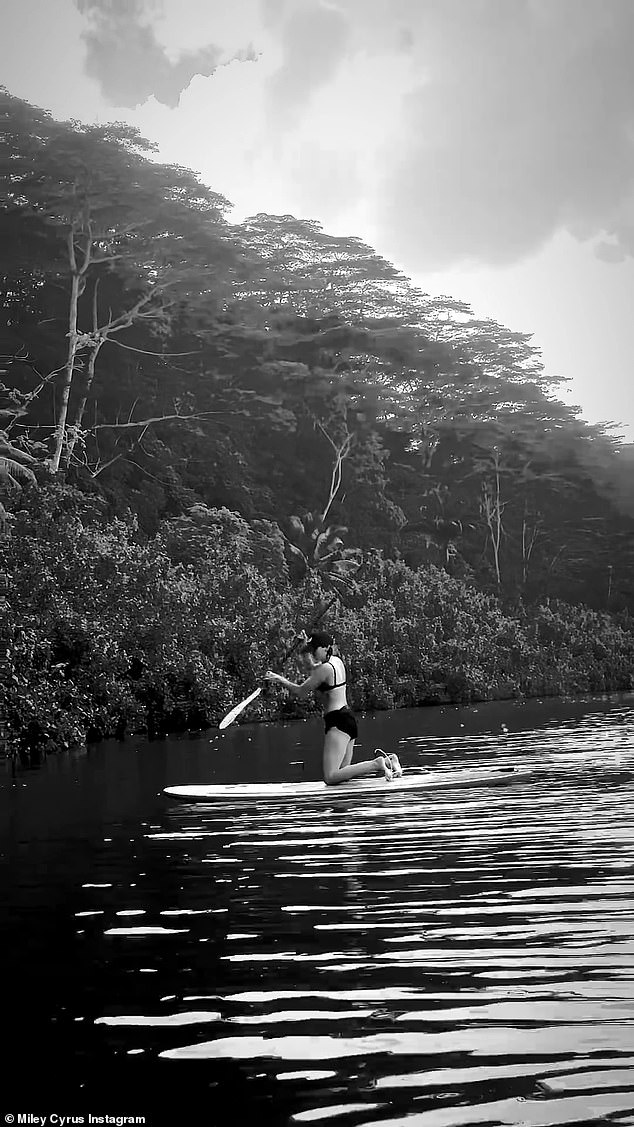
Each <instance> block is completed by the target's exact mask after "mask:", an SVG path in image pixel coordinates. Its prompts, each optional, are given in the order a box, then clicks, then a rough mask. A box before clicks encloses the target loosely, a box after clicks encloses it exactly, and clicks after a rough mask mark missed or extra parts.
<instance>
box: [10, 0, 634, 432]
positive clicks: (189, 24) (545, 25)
mask: <svg viewBox="0 0 634 1127" xmlns="http://www.w3.org/2000/svg"><path fill="white" fill-rule="evenodd" d="M633 58H634V2H633V0H233V2H232V3H231V4H229V3H227V0H0V81H2V82H3V83H4V85H5V86H6V87H7V88H8V89H9V91H10V92H11V93H12V94H15V95H17V96H18V97H21V98H24V99H26V100H27V101H29V102H31V103H33V104H35V105H38V106H41V107H43V108H45V109H48V110H49V111H50V112H51V113H52V114H53V116H54V117H57V118H61V119H66V118H78V119H80V120H82V121H84V122H96V121H98V122H100V123H104V122H106V121H127V122H130V123H131V124H133V125H136V126H138V128H139V129H140V130H141V132H142V133H143V134H144V135H145V136H147V137H149V138H151V139H152V140H154V141H156V142H157V143H158V145H159V153H160V158H161V159H162V160H165V161H169V162H174V163H178V164H181V165H184V166H186V167H188V168H192V169H194V170H195V171H197V172H198V173H199V174H200V177H201V179H202V180H203V181H204V182H205V183H206V184H208V185H210V187H212V188H213V189H214V190H215V191H217V192H220V193H221V194H223V195H224V196H226V197H227V198H228V199H229V200H230V201H231V202H232V204H233V205H234V210H233V212H232V213H231V215H230V218H232V219H234V220H236V221H239V220H240V219H242V218H244V217H245V216H247V215H253V214H256V213H257V212H260V211H266V212H271V213H274V214H286V213H291V214H294V215H297V216H300V217H302V218H311V219H317V220H319V221H320V222H321V223H322V224H323V226H324V228H325V230H326V231H328V232H330V233H332V234H350V235H356V236H359V237H361V238H362V239H364V240H365V241H366V242H367V243H369V244H371V245H372V246H374V247H375V248H376V250H377V251H378V253H379V254H381V255H383V256H384V257H385V258H387V259H389V260H390V261H391V262H393V263H395V265H397V266H398V267H400V268H401V269H402V270H403V271H404V272H405V273H406V274H407V275H408V276H409V277H411V278H412V279H413V281H414V282H415V283H416V284H417V285H418V286H420V287H421V288H422V289H423V290H425V291H426V292H428V293H430V294H447V295H451V296H452V297H454V298H457V299H459V300H463V301H467V302H469V303H470V304H471V306H472V308H473V310H474V313H475V314H476V315H477V316H479V317H491V318H493V319H494V320H496V321H499V322H500V323H501V324H503V325H505V326H506V327H508V328H509V329H512V330H514V331H519V332H524V333H528V334H531V335H532V339H533V343H534V344H535V345H537V347H539V349H540V350H541V352H542V355H543V360H544V365H545V371H546V374H547V375H548V376H549V377H550V378H552V379H553V380H557V379H559V378H562V379H565V380H567V381H568V383H566V384H565V385H562V386H561V387H560V388H559V389H558V394H559V396H560V397H561V398H562V399H563V400H564V401H565V402H567V403H569V404H575V405H578V406H579V408H580V411H581V413H582V415H583V417H584V418H586V419H588V420H589V421H590V422H614V423H616V424H617V426H616V427H615V430H614V433H615V434H616V435H622V436H623V437H624V438H625V440H626V441H628V442H633V441H634V392H633V386H634V361H633V360H632V346H631V329H630V324H631V323H632V322H633V321H634V317H633V310H634V66H632V63H631V60H632V59H633Z"/></svg>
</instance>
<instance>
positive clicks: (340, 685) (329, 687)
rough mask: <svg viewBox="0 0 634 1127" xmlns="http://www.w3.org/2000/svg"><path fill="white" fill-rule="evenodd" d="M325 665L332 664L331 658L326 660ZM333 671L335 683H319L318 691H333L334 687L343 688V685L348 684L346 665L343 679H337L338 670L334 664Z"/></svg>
mask: <svg viewBox="0 0 634 1127" xmlns="http://www.w3.org/2000/svg"><path fill="white" fill-rule="evenodd" d="M324 665H332V661H330V659H329V660H328V661H325V662H324ZM332 671H333V673H334V675H335V680H334V684H332V685H325V684H324V685H317V689H316V692H318V693H331V692H332V690H333V689H341V688H343V686H344V685H345V684H346V676H345V667H344V678H343V681H337V670H336V669H335V667H334V665H332Z"/></svg>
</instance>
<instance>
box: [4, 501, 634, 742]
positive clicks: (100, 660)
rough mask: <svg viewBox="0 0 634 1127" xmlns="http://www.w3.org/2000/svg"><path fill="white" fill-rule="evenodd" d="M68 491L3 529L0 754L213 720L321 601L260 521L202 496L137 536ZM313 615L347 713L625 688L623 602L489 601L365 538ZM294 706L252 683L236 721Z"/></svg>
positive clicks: (629, 637) (278, 714)
mask: <svg viewBox="0 0 634 1127" xmlns="http://www.w3.org/2000/svg"><path fill="white" fill-rule="evenodd" d="M71 500H72V504H70V503H69V500H68V491H65V490H63V489H60V490H58V491H55V490H49V491H48V492H47V495H46V497H43V498H42V499H41V500H38V499H37V498H36V499H34V500H33V502H32V504H31V507H30V508H29V510H28V512H27V511H26V510H24V511H21V512H18V513H17V514H15V519H14V524H13V529H12V532H11V536H10V537H8V538H6V539H5V543H4V546H5V549H6V550H5V564H4V566H5V573H4V575H5V583H4V596H3V599H2V603H1V606H0V631H1V633H2V646H1V647H0V649H1V652H2V656H3V666H4V668H3V677H2V680H1V683H0V716H2V718H3V731H2V732H1V733H0V737H1V738H2V740H3V744H4V752H5V754H9V755H12V754H17V753H19V752H20V751H29V752H30V751H34V750H39V751H41V752H48V751H54V750H56V749H57V748H64V747H69V746H72V745H75V744H77V743H81V742H83V741H85V740H86V739H89V740H94V739H98V738H103V737H109V736H123V735H124V734H125V733H126V732H143V733H146V734H147V735H149V736H150V737H153V736H157V735H161V734H164V733H166V732H169V731H183V730H186V729H194V730H199V729H205V728H208V727H211V726H213V725H216V724H217V723H218V721H219V719H220V718H221V717H222V716H223V715H224V714H225V713H226V712H227V711H228V710H229V709H230V708H231V707H232V706H233V705H234V704H235V703H236V702H237V701H239V700H241V699H243V698H244V697H245V696H247V695H248V693H250V692H251V691H252V690H253V688H254V686H255V685H257V684H258V682H259V681H260V680H261V677H262V673H263V671H264V670H265V669H266V668H267V667H268V666H270V665H272V664H275V662H276V660H277V659H278V658H279V655H280V654H281V653H284V652H285V650H286V649H287V647H288V645H289V642H290V641H291V640H292V638H293V636H294V634H295V632H296V630H298V629H300V628H302V627H305V626H307V625H309V624H310V622H311V621H312V620H313V618H314V616H315V613H316V611H317V610H318V609H319V608H320V607H323V606H324V604H325V602H326V600H327V598H328V592H327V591H325V590H324V588H323V586H322V584H321V581H320V579H319V577H318V576H315V575H310V576H309V577H308V578H307V579H306V580H305V581H304V582H303V583H302V584H301V585H300V586H295V585H293V583H292V582H291V579H290V577H289V572H288V567H287V565H286V562H285V557H284V551H283V542H282V540H281V536H280V535H279V530H277V531H276V529H275V527H273V526H266V527H264V523H263V522H260V525H259V526H258V527H254V526H252V525H249V524H247V523H246V522H245V521H243V520H242V519H241V518H240V517H239V516H238V515H237V514H235V513H230V512H228V510H217V511H215V514H213V521H212V524H211V526H210V524H209V519H207V521H206V524H205V528H204V530H203V531H204V535H203V533H202V532H201V531H200V529H197V528H196V527H195V525H194V524H192V523H191V522H190V524H187V523H183V521H174V522H172V523H170V522H166V523H165V525H164V527H163V528H162V529H161V531H160V533H159V534H158V535H157V536H156V537H154V538H153V539H152V540H147V538H145V539H144V538H142V537H141V536H140V535H139V533H138V528H137V527H136V524H135V522H134V520H133V519H132V518H130V519H128V520H125V521H124V520H114V521H112V520H109V521H107V522H106V521H105V520H104V519H103V514H102V512H101V511H100V508H99V505H98V504H97V502H96V501H95V500H94V499H91V498H83V500H82V504H83V509H82V508H81V507H80V505H79V503H78V500H77V496H76V495H73V497H72V498H71ZM323 622H324V625H326V626H327V628H328V629H329V630H330V631H331V632H332V633H333V634H334V635H335V637H336V640H337V643H338V645H339V648H340V650H341V652H342V654H343V655H344V656H345V658H346V661H347V665H348V671H349V680H350V703H351V705H352V707H353V708H355V709H356V710H358V711H372V710H384V709H400V708H409V707H421V706H426V705H433V704H441V703H447V704H465V703H470V702H477V701H490V700H513V699H521V698H528V699H532V698H537V697H545V696H550V697H557V696H561V695H566V694H567V695H577V694H584V693H614V692H622V691H628V690H630V689H632V688H634V619H632V617H631V616H630V615H629V614H628V613H627V612H626V611H623V612H620V613H619V614H610V613H608V612H607V611H597V610H591V609H589V608H588V607H585V606H573V605H569V604H567V603H564V602H562V601H558V600H549V599H547V598H544V599H542V600H539V601H537V602H533V603H530V604H529V603H524V602H523V601H522V600H521V599H520V598H518V597H515V598H514V599H513V600H509V599H503V598H501V597H498V596H496V595H494V594H491V593H486V592H483V591H481V590H479V589H478V588H477V587H476V586H475V585H473V584H471V583H469V582H468V581H466V580H464V579H457V578H454V577H452V576H451V575H448V574H447V573H446V572H445V571H442V570H440V569H438V568H436V567H433V566H427V567H419V568H417V569H413V568H410V567H408V566H407V565H406V564H405V563H404V562H403V561H400V560H399V561H394V560H389V559H385V558H383V556H382V555H381V554H380V553H378V552H376V553H372V554H370V555H369V556H368V557H367V559H366V563H365V565H364V572H363V579H362V580H359V582H358V585H357V587H356V589H355V590H354V591H353V592H352V594H350V595H343V596H342V597H341V599H339V600H338V601H337V602H335V604H334V605H333V606H332V607H331V609H330V610H329V611H328V613H327V615H326V616H325V618H324V619H323ZM287 668H288V672H289V675H290V676H293V675H297V676H299V675H300V673H299V670H298V669H297V668H296V667H294V665H293V662H292V661H291V662H290V663H289V664H288V666H287ZM312 708H313V706H312V705H311V704H310V703H303V702H297V701H295V700H291V699H290V698H289V697H288V696H287V695H285V694H283V693H281V692H279V691H278V690H275V689H267V691H266V692H265V693H263V694H262V697H261V698H260V699H259V700H258V701H257V703H256V704H255V705H254V706H253V707H252V708H250V709H249V712H248V720H249V721H250V722H253V721H258V720H261V721H267V720H284V719H290V718H293V717H302V716H307V715H310V712H311V709H312Z"/></svg>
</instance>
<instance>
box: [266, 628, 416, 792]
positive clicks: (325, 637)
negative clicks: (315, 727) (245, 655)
mask: <svg viewBox="0 0 634 1127" xmlns="http://www.w3.org/2000/svg"><path fill="white" fill-rule="evenodd" d="M333 646H334V640H333V639H332V638H331V636H330V634H326V633H325V632H324V631H318V632H317V633H315V634H311V636H310V638H308V640H307V642H306V645H305V646H304V648H303V650H302V655H303V656H304V659H305V661H306V664H307V666H308V667H309V668H310V669H311V673H310V674H309V676H308V677H307V678H306V680H305V681H303V682H302V684H301V685H298V684H296V683H295V682H294V681H289V680H288V679H287V678H286V677H282V676H281V674H279V673H272V672H271V671H270V670H269V671H268V672H267V673H266V675H265V680H267V681H277V683H278V684H280V685H283V686H284V688H285V689H288V690H289V692H291V693H295V695H296V696H300V697H304V696H307V695H308V694H309V693H310V692H311V691H313V692H316V693H319V694H320V695H321V699H322V701H323V706H324V721H325V727H326V737H325V740H324V757H323V763H324V782H325V783H326V784H327V785H328V786H336V785H337V784H338V783H346V782H348V780H349V779H358V778H360V777H362V776H364V775H382V776H383V777H384V778H385V779H388V780H391V779H392V778H393V776H394V775H402V773H403V771H402V768H401V765H400V763H399V761H398V758H397V756H396V755H385V753H384V752H381V753H380V754H379V755H377V756H376V758H375V759H370V760H367V761H366V762H365V763H354V764H353V763H352V756H353V754H354V741H355V740H356V738H357V722H356V720H355V717H354V714H353V713H352V712H351V710H350V709H349V707H348V701H347V698H346V667H345V665H344V664H343V661H342V660H341V658H340V657H335V656H333ZM377 750H378V749H377Z"/></svg>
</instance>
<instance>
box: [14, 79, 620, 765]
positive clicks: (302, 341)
mask: <svg viewBox="0 0 634 1127" xmlns="http://www.w3.org/2000/svg"><path fill="white" fill-rule="evenodd" d="M0 106H1V114H2V124H1V127H0V129H1V133H2V140H3V144H2V147H1V150H0V161H1V163H2V169H1V183H2V195H1V199H0V243H1V245H2V247H3V256H2V262H1V264H0V274H1V279H0V291H1V301H0V529H1V531H0V551H1V552H2V559H1V562H0V582H1V584H2V590H0V637H1V645H0V649H1V650H2V654H3V662H4V671H5V673H6V676H3V678H2V684H1V686H0V712H1V713H2V715H3V716H5V717H6V721H5V729H6V730H5V740H6V743H7V746H8V747H9V750H15V749H16V748H19V747H49V746H50V747H53V746H58V745H59V744H60V743H62V744H64V743H66V744H69V743H71V742H73V741H75V740H76V739H82V738H84V736H85V734H86V733H88V734H92V735H99V734H101V735H111V734H113V733H115V732H119V733H121V732H123V731H124V730H125V729H126V727H127V728H132V729H136V730H148V731H150V732H151V733H154V732H156V733H158V732H160V731H163V730H165V729H166V728H169V727H170V726H172V727H174V726H176V727H178V726H180V727H185V726H187V725H189V726H196V727H204V726H206V725H208V724H210V723H212V722H214V721H215V720H217V719H218V717H219V715H221V714H222V712H223V710H226V709H227V708H228V707H230V705H231V703H234V702H235V700H236V699H239V696H240V694H241V693H242V692H243V690H248V687H249V686H252V685H253V683H254V681H255V682H257V680H258V678H259V677H260V676H261V673H262V670H263V668H264V667H265V665H266V664H268V663H270V662H272V661H274V660H275V656H276V655H279V654H280V653H281V652H283V650H284V648H285V646H286V645H288V642H289V640H290V639H291V638H292V636H293V634H294V632H295V631H296V630H297V629H298V628H300V627H302V626H305V625H307V624H308V623H309V622H310V621H311V620H312V618H313V617H314V616H315V615H316V614H317V613H319V611H320V609H323V607H324V605H325V600H327V599H329V598H331V596H332V594H333V593H336V594H337V596H338V597H337V599H336V600H335V601H334V602H333V603H332V606H331V609H330V610H329V611H328V613H327V618H326V621H327V623H328V625H329V627H330V628H332V629H334V630H335V632H336V634H337V637H338V640H339V644H340V646H341V647H342V649H344V650H345V652H346V654H347V656H348V658H349V661H350V664H351V668H352V674H353V681H354V685H355V689H354V692H355V693H356V699H355V701H354V703H355V704H356V705H357V707H365V708H381V707H393V706H394V707H398V706H401V705H417V704H425V703H433V702H436V701H439V700H456V701H459V700H470V699H487V698H490V697H496V696H497V697H503V696H517V695H521V694H528V695H530V694H537V693H539V694H542V693H560V692H581V691H609V690H614V689H623V688H631V687H632V686H633V684H634V680H633V673H634V629H633V626H632V618H631V614H632V610H633V609H634V581H633V580H632V576H633V575H634V509H633V507H632V496H634V491H633V490H632V488H631V482H632V472H633V469H632V467H633V461H632V448H631V447H624V446H622V445H621V444H620V443H619V442H618V441H617V439H616V438H614V437H613V436H612V434H611V432H610V429H609V428H606V427H603V426H596V425H590V424H589V423H587V422H585V421H584V420H583V419H582V418H581V417H580V415H579V412H578V411H577V410H575V409H573V408H571V407H570V406H567V405H566V404H564V403H563V402H562V400H561V399H560V398H558V397H557V386H556V385H554V384H553V382H552V381H550V380H549V379H548V376H547V373H545V371H544V369H543V365H542V363H541V358H540V356H539V353H538V351H537V350H536V349H535V347H534V346H533V345H532V343H531V340H530V337H528V336H525V335H523V334H519V333H513V332H510V331H509V330H508V329H506V328H504V327H503V326H502V325H499V324H497V323H496V322H494V321H490V320H488V321H479V320H477V319H476V318H475V317H474V316H473V314H472V312H471V310H470V308H469V307H468V306H467V305H465V304H463V303H461V302H460V301H457V300H454V299H452V298H449V297H431V296H429V295H427V294H424V293H422V292H420V291H419V290H418V289H416V287H415V286H413V285H412V283H411V282H410V280H409V279H408V278H407V277H405V276H404V275H403V274H402V273H401V272H400V271H399V270H398V269H397V268H396V267H394V266H393V265H392V264H391V263H389V262H387V261H386V260H385V259H384V258H382V257H381V256H380V255H378V254H377V253H376V252H375V251H374V249H373V248H372V247H370V246H367V245H366V244H365V243H363V242H362V241H361V240H360V239H357V238H354V237H352V236H350V237H345V238H344V237H333V236H330V235H328V234H326V233H325V232H324V231H323V230H322V228H321V226H320V225H319V224H318V223H317V222H315V221H312V220H306V219H298V218H296V217H294V216H289V215H282V216H274V215H267V214H258V215H255V216H252V217H250V218H249V219H247V220H245V221H244V222H243V223H240V224H232V223H230V222H229V220H228V218H227V216H228V213H229V210H230V204H229V201H227V200H226V199H224V198H223V197H222V196H221V195H219V194H217V193H215V192H213V191H212V190H211V189H210V188H207V187H206V186H204V185H203V184H202V183H201V182H200V180H199V179H198V177H197V176H196V175H195V174H194V173H192V172H190V171H189V170H187V169H183V168H179V167H175V166H167V165H164V164H161V163H159V161H158V160H157V159H156V153H155V151H154V146H153V145H152V144H151V143H150V142H149V141H147V140H145V139H144V138H143V137H141V136H140V135H139V134H138V133H137V132H136V131H135V130H134V129H132V128H131V127H130V126H127V125H121V124H111V125H107V126H84V125H82V124H81V123H78V122H58V121H54V120H53V119H52V118H51V117H50V115H48V114H47V113H46V112H44V111H43V110H40V109H38V108H35V107H33V106H30V105H28V104H27V103H25V102H23V101H20V100H19V99H17V98H14V97H12V96H11V95H10V94H9V93H8V92H7V91H4V92H2V93H1V96H0ZM289 707H290V706H289V705H288V703H286V704H282V702H281V701H280V700H279V699H278V698H275V697H274V696H271V695H266V694H265V698H264V700H263V702H262V703H261V705H259V711H257V710H256V711H255V712H254V713H253V714H250V718H254V717H260V718H262V717H273V716H276V715H280V714H281V712H280V710H281V709H282V710H283V709H288V708H289Z"/></svg>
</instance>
